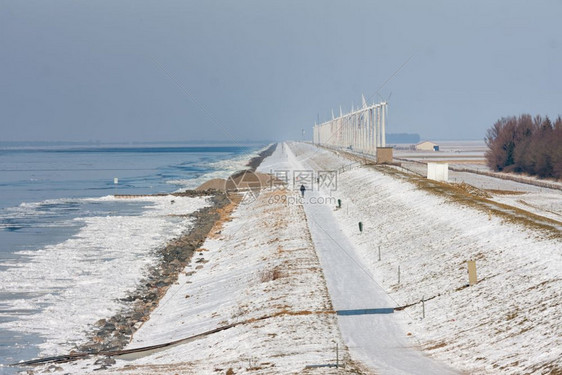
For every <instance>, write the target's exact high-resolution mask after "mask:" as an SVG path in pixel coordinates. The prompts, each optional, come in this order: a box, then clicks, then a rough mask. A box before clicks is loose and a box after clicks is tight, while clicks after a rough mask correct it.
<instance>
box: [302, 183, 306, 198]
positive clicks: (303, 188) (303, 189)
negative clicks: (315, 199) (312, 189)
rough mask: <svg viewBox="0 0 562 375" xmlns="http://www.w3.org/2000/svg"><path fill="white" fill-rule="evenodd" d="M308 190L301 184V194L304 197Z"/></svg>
mask: <svg viewBox="0 0 562 375" xmlns="http://www.w3.org/2000/svg"><path fill="white" fill-rule="evenodd" d="M305 190H306V188H305V187H304V185H301V194H302V197H303V198H304V191H305Z"/></svg>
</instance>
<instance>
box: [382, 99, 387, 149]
mask: <svg viewBox="0 0 562 375" xmlns="http://www.w3.org/2000/svg"><path fill="white" fill-rule="evenodd" d="M382 108H383V110H382V129H381V145H382V147H386V129H385V112H386V102H384V103H383V107H382Z"/></svg>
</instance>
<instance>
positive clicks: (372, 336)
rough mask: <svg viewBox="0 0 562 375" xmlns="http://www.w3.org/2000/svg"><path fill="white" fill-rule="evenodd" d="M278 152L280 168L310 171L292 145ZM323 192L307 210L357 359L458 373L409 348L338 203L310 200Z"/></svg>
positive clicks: (386, 367)
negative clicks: (342, 222)
mask: <svg viewBox="0 0 562 375" xmlns="http://www.w3.org/2000/svg"><path fill="white" fill-rule="evenodd" d="M278 151H282V152H283V154H284V155H281V153H278V155H275V158H276V162H277V165H278V166H281V165H282V166H285V167H289V166H290V167H291V169H293V170H304V169H310V165H308V163H307V162H306V161H305V162H302V163H301V162H300V161H299V160H298V159H297V158H296V157H295V156H294V155H293V154H292V151H291V150H290V149H289V147H287V145H285V147H283V148H281V147H279V148H278ZM272 161H273V160H272ZM319 196H320V194H319V193H318V192H316V191H307V192H306V193H305V204H304V209H305V212H306V216H307V220H308V223H309V228H310V232H311V235H312V240H313V242H314V246H315V247H316V251H317V253H318V256H319V258H320V263H321V265H322V268H323V270H324V275H325V278H326V282H327V285H328V290H329V293H330V296H331V298H332V304H333V306H334V309H335V310H338V311H339V314H338V324H339V326H340V330H341V333H342V335H343V338H344V341H345V343H346V344H347V346H348V347H349V350H350V353H351V356H352V358H353V359H355V360H359V361H360V362H362V363H364V364H365V365H367V366H368V367H370V368H372V369H373V370H374V371H375V372H376V373H377V374H393V375H396V374H453V373H455V372H454V371H452V370H451V369H449V368H448V367H446V366H445V365H443V364H441V363H438V362H436V361H434V360H432V359H430V358H428V357H426V356H424V355H423V354H422V353H421V352H420V351H418V350H416V349H415V348H412V347H410V346H409V343H408V342H407V336H406V333H405V332H404V331H403V330H402V329H401V327H400V326H398V324H397V323H396V317H395V315H394V314H395V313H393V312H391V311H392V307H393V306H394V304H393V303H392V302H391V300H390V299H389V298H388V296H387V295H386V293H385V292H384V291H383V289H382V288H381V287H380V286H379V285H378V284H376V283H375V282H374V280H373V279H372V278H371V277H370V276H369V274H368V272H366V271H365V270H364V266H363V265H362V264H361V261H360V260H359V259H358V258H357V257H356V255H355V254H356V253H355V249H354V246H353V244H352V243H351V241H350V240H349V239H348V238H347V236H346V235H345V234H344V233H343V232H342V230H341V228H340V226H339V224H338V222H337V220H336V218H335V217H334V215H333V212H332V207H331V206H327V205H322V204H310V202H311V200H312V201H313V202H314V201H315V199H316V198H318V197H319ZM389 308H390V309H389ZM365 309H369V310H368V311H365Z"/></svg>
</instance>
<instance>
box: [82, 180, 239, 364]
mask: <svg viewBox="0 0 562 375" xmlns="http://www.w3.org/2000/svg"><path fill="white" fill-rule="evenodd" d="M173 195H175V196H205V195H211V198H210V200H211V201H212V205H211V206H209V207H205V208H203V209H200V210H198V211H196V212H194V213H192V214H191V215H190V216H191V217H192V218H193V219H194V223H193V226H192V227H191V229H190V230H189V231H188V232H187V233H185V234H183V235H181V236H180V237H179V238H177V239H174V240H172V241H170V242H169V243H167V244H166V245H165V246H164V247H162V248H160V249H158V250H157V258H158V260H157V262H156V264H154V265H153V266H151V267H150V269H149V271H148V272H147V273H148V275H147V276H146V278H145V279H143V280H142V282H141V283H140V285H139V286H138V287H137V288H136V289H135V290H134V291H132V292H130V293H129V294H128V295H127V296H126V297H125V298H122V299H121V301H122V302H123V303H125V305H126V306H125V307H124V308H123V309H122V310H121V311H120V312H119V313H117V314H115V315H113V316H112V317H110V318H107V319H100V320H98V321H97V322H96V323H95V324H94V325H93V326H94V331H93V332H92V333H91V334H90V336H89V339H88V341H87V342H86V343H84V344H82V345H80V346H79V347H77V350H78V351H80V352H87V353H97V352H100V351H113V350H120V349H123V348H124V347H125V346H126V345H127V344H128V343H129V342H130V341H131V338H132V336H133V334H134V333H135V331H136V330H137V329H138V328H139V327H140V326H141V325H142V323H144V322H145V321H147V320H148V319H149V317H150V313H151V312H152V311H153V310H154V309H155V308H156V306H158V303H159V301H160V299H161V298H162V296H164V294H165V293H166V291H167V290H168V287H169V286H170V285H172V284H173V283H175V282H176V281H177V279H178V274H179V273H180V272H181V271H182V270H183V269H184V268H185V267H186V266H187V265H188V263H189V262H190V261H191V258H192V256H193V254H194V252H195V251H196V250H197V249H198V248H200V247H201V246H202V245H203V242H204V241H205V239H206V238H207V235H208V233H209V232H210V230H211V229H212V228H213V226H214V225H215V223H216V222H217V220H218V219H219V218H220V215H219V213H218V210H220V209H221V208H223V207H224V206H226V205H227V204H229V203H230V200H228V198H227V197H226V195H225V194H223V193H220V192H217V191H191V190H190V191H186V192H182V193H175V194H173Z"/></svg>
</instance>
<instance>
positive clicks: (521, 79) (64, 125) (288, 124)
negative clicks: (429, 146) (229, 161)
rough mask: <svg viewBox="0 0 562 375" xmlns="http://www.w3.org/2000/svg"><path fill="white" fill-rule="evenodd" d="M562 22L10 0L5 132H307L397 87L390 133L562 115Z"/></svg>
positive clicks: (493, 6)
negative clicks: (332, 114)
mask: <svg viewBox="0 0 562 375" xmlns="http://www.w3.org/2000/svg"><path fill="white" fill-rule="evenodd" d="M561 19H562V1H560V0H552V1H546V0H545V1H511V0H509V1H507V0H506V1H489V0H486V1H464V2H460V1H450V0H446V1H418V0H412V1H394V0H393V1H327V0H309V1H305V0H295V1H285V0H284V1H264V0H256V1H246V0H237V1H232V0H228V1H210V0H209V1H203V0H201V1H190V0H182V1H163V0H157V1H144V0H128V1H119V0H111V1H105V0H90V1H77V0H71V1H46V0H37V1H30V0H9V1H7V0H0V129H1V133H0V134H1V135H0V141H20V140H35V141H37V140H101V141H143V140H154V141H160V140H190V139H221V140H241V139H300V138H301V129H302V128H305V129H306V131H307V135H308V136H310V134H311V127H312V125H313V124H314V121H315V120H316V117H317V114H319V116H320V119H321V120H327V119H328V117H329V116H330V112H331V109H332V108H334V111H335V112H339V106H340V105H342V106H343V109H344V111H348V110H349V109H350V107H351V103H352V102H354V103H355V104H356V105H357V104H358V103H359V102H360V100H361V94H365V96H366V97H372V99H373V100H376V101H379V100H380V99H381V97H382V98H384V99H387V98H388V97H390V98H389V121H388V125H387V131H388V132H391V133H398V132H414V133H420V135H421V136H422V137H423V138H427V139H437V140H443V139H482V138H483V137H484V134H485V131H486V129H487V128H488V127H490V126H491V125H492V123H493V122H494V121H495V120H497V119H498V118H500V117H502V116H506V115H518V114H521V113H524V112H528V113H531V114H542V115H549V116H552V117H554V116H556V115H558V114H560V113H562V107H561V104H562V69H561V67H562V31H561V28H560V20H561ZM410 57H411V59H410V60H409V61H408V63H407V64H406V65H405V66H404V67H403V69H402V70H401V71H399V72H398V73H397V74H396V75H395V76H394V77H393V78H392V79H391V80H390V81H389V82H388V83H387V84H386V85H385V86H384V87H383V88H382V89H381V90H380V97H379V96H378V95H376V92H377V90H378V89H379V88H380V87H381V86H382V85H383V83H384V82H385V81H387V80H388V79H389V78H390V77H391V76H392V74H393V73H394V72H395V71H396V70H398V69H399V67H400V66H401V65H402V64H404V62H406V61H407V60H408V58H410Z"/></svg>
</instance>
